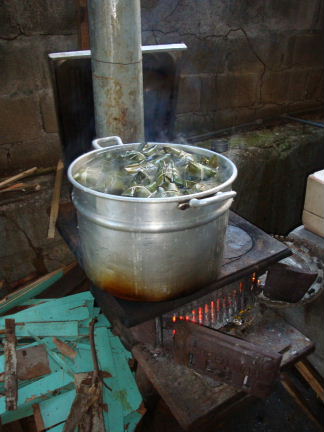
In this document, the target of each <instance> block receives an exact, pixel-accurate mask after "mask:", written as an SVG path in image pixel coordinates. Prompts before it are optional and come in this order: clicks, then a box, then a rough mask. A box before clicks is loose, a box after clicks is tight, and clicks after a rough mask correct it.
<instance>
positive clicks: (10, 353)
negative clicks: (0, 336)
mask: <svg viewBox="0 0 324 432" xmlns="http://www.w3.org/2000/svg"><path fill="white" fill-rule="evenodd" d="M5 322H6V340H5V359H6V368H5V383H4V386H5V394H6V408H7V410H8V411H13V410H15V409H16V408H17V400H18V382H17V356H16V335H15V320H14V319H6V321H5Z"/></svg>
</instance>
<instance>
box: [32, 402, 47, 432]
mask: <svg viewBox="0 0 324 432" xmlns="http://www.w3.org/2000/svg"><path fill="white" fill-rule="evenodd" d="M33 412H34V420H35V424H36V431H37V432H42V431H44V430H45V429H46V428H45V424H44V419H43V416H42V412H41V409H40V406H39V404H35V405H33Z"/></svg>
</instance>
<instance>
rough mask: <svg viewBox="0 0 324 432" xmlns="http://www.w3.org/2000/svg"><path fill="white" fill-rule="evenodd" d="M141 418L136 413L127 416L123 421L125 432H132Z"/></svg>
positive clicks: (140, 415)
mask: <svg viewBox="0 0 324 432" xmlns="http://www.w3.org/2000/svg"><path fill="white" fill-rule="evenodd" d="M141 418H142V414H140V413H139V412H137V411H134V412H132V413H130V414H128V416H126V417H125V419H124V423H125V431H127V432H134V431H135V429H136V426H137V425H138V423H139V421H140V420H141Z"/></svg>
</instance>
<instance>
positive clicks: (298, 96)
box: [288, 69, 309, 102]
mask: <svg viewBox="0 0 324 432" xmlns="http://www.w3.org/2000/svg"><path fill="white" fill-rule="evenodd" d="M308 73H309V72H308V70H303V69H301V70H298V69H296V70H292V71H291V72H289V86H288V100H289V102H294V101H300V100H304V99H305V97H306V82H307V77H308Z"/></svg>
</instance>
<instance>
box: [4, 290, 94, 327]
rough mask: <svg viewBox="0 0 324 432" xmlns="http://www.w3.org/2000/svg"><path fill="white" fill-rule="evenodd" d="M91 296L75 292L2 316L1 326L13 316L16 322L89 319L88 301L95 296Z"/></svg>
mask: <svg viewBox="0 0 324 432" xmlns="http://www.w3.org/2000/svg"><path fill="white" fill-rule="evenodd" d="M81 294H82V295H81ZM90 296H91V294H90V293H87V292H85V293H80V294H75V295H72V296H68V297H63V298H62V299H54V300H51V301H49V302H46V303H42V304H39V305H37V306H34V307H32V308H28V309H25V310H23V311H20V312H17V313H15V314H11V315H6V316H4V317H1V318H0V328H4V327H5V320H6V319H7V318H13V319H14V320H15V321H16V322H29V321H64V320H85V319H89V317H90V314H89V310H88V308H87V301H89V300H90V301H93V297H92V296H91V297H92V298H90Z"/></svg>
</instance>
